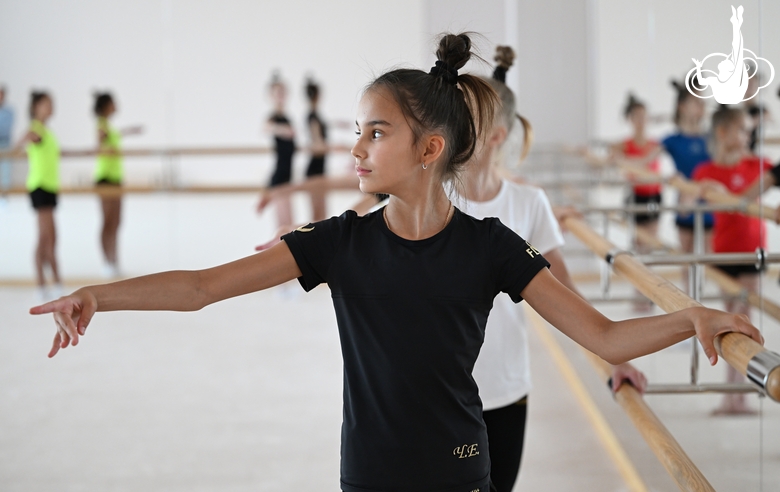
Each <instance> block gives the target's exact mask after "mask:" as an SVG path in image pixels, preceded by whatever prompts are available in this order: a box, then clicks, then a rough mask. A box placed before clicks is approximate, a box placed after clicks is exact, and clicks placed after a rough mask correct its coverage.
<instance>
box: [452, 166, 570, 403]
mask: <svg viewBox="0 0 780 492" xmlns="http://www.w3.org/2000/svg"><path fill="white" fill-rule="evenodd" d="M454 203H455V205H456V206H457V207H458V208H459V209H460V210H461V211H462V212H465V213H467V214H468V215H471V216H472V217H476V218H478V219H482V218H485V217H498V219H499V220H501V222H502V223H503V224H504V225H505V226H507V227H508V228H510V229H512V230H513V231H515V232H516V233H517V234H518V235H519V236H520V237H522V238H523V239H525V240H526V241H528V242H529V243H531V245H533V246H534V247H535V248H536V249H538V250H539V251H540V252H541V253H542V255H544V254H545V253H547V252H549V251H552V250H553V249H556V248H559V247H561V246H563V244H564V241H563V234H562V233H561V230H560V227H559V226H558V221H557V220H556V219H555V215H553V212H552V207H551V206H550V201H549V200H548V199H547V195H545V193H544V191H543V190H542V189H540V188H536V187H534V186H528V185H521V184H517V183H514V182H512V181H507V180H503V181H502V182H501V190H500V191H499V192H498V195H496V196H495V198H493V199H492V200H490V201H487V202H472V201H468V200H465V199H463V198H455V199H454ZM518 253H519V252H518ZM526 323H527V320H526V318H525V314H524V313H523V308H522V307H521V306H519V305H517V304H515V303H514V302H512V300H511V299H510V298H509V296H504V295H502V296H498V297H496V300H495V301H494V304H493V309H492V310H491V311H490V316H489V317H488V321H487V327H486V328H485V343H484V344H483V345H482V350H481V351H480V353H479V357H478V358H477V362H476V365H475V366H474V373H473V375H474V379H475V380H476V381H477V386H479V396H480V398H481V399H482V405H483V407H484V409H485V410H493V409H496V408H501V407H505V406H507V405H510V404H512V403H514V402H516V401H518V400H519V399H521V398H522V397H524V396H526V395H527V394H528V392H529V391H530V390H531V370H530V364H529V360H528V358H529V352H528V333H527V329H526Z"/></svg>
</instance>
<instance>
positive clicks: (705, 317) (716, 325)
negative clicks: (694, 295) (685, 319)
mask: <svg viewBox="0 0 780 492" xmlns="http://www.w3.org/2000/svg"><path fill="white" fill-rule="evenodd" d="M687 311H688V314H689V316H690V320H691V322H692V323H693V327H694V329H695V330H696V337H697V338H698V339H699V342H700V343H701V347H702V349H703V350H704V354H705V355H706V356H707V359H709V361H710V364H711V365H713V366H714V365H715V363H717V362H718V352H717V351H716V350H715V338H717V337H718V336H719V335H725V334H726V333H731V332H734V333H742V334H744V335H747V336H749V337H750V338H752V339H753V340H755V341H756V342H757V343H760V344H761V345H763V344H764V337H763V336H761V333H760V332H759V331H758V329H757V328H756V327H755V326H753V325H752V324H751V323H750V318H748V317H747V316H745V315H744V314H731V313H724V312H723V311H718V310H716V309H709V308H705V307H695V308H690V309H688V310H687Z"/></svg>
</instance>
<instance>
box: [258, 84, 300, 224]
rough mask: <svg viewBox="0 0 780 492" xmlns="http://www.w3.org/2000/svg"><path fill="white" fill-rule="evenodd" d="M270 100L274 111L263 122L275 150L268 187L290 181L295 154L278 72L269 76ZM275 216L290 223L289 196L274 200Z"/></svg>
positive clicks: (284, 96)
mask: <svg viewBox="0 0 780 492" xmlns="http://www.w3.org/2000/svg"><path fill="white" fill-rule="evenodd" d="M270 91H271V100H272V101H273V105H274V112H273V113H272V114H271V116H270V117H269V118H268V121H266V124H265V131H266V132H267V133H270V134H271V135H273V136H274V151H275V152H276V168H275V169H274V173H273V175H272V176H271V183H270V184H269V186H270V187H274V186H279V185H282V184H285V183H289V182H290V178H291V177H292V161H293V154H295V130H294V129H293V127H292V123H290V119H289V118H287V115H286V114H285V104H286V102H287V87H286V86H285V85H284V82H282V79H281V77H279V74H278V73H274V74H273V77H272V78H271V87H270ZM276 216H277V221H278V224H279V225H284V224H292V206H291V204H290V200H289V198H282V199H280V200H278V201H277V202H276Z"/></svg>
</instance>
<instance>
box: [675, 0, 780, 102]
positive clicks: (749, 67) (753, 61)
mask: <svg viewBox="0 0 780 492" xmlns="http://www.w3.org/2000/svg"><path fill="white" fill-rule="evenodd" d="M744 10H745V9H743V8H742V5H740V6H739V8H737V9H736V10H734V6H732V7H731V19H729V20H731V27H732V39H731V53H729V54H728V55H725V54H723V53H711V54H709V55H707V56H706V57H705V58H704V59H703V60H702V61H699V60H697V59H696V58H693V63H695V64H696V66H695V67H693V68H692V69H691V70H690V71H689V72H688V74H687V75H686V76H685V87H686V88H687V89H688V92H690V93H691V94H693V95H694V96H696V97H698V98H701V99H709V98H710V97H714V98H715V100H716V101H718V102H719V103H720V104H738V103H740V102H742V101H747V100H748V99H752V98H754V97H755V96H756V94H758V91H760V90H761V89H763V88H764V87H766V86H768V85H769V84H770V83H772V79H774V78H775V68H774V67H773V66H772V64H771V63H769V61H768V60H767V59H766V58H761V57H760V56H757V55H756V54H755V53H753V52H752V51H750V50H749V49H747V48H745V45H744V42H743V40H742V31H741V28H742V12H743V11H744ZM748 54H749V55H750V56H748ZM715 57H717V58H718V59H722V60H721V61H720V63H718V72H717V73H715V71H713V70H707V69H704V70H702V65H704V62H706V61H707V59H709V58H715ZM759 61H762V62H764V63H766V64H767V66H768V67H769V80H767V82H766V84H764V85H762V86H760V87H759V88H758V89H757V90H756V93H755V94H751V95H750V97H747V98H746V97H745V92H746V91H747V88H748V80H750V79H751V78H753V77H755V76H756V74H757V73H758V62H759ZM703 74H712V76H709V77H705V76H704V75H703ZM694 75H695V77H694ZM707 87H709V88H711V89H712V94H710V95H708V96H701V95H699V94H698V93H699V92H703V91H704V90H705V89H706V88H707Z"/></svg>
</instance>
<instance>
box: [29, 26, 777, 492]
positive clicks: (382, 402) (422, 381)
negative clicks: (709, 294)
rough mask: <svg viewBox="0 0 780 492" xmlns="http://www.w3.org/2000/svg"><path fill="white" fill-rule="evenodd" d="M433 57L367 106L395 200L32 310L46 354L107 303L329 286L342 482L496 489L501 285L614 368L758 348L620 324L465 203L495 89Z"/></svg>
mask: <svg viewBox="0 0 780 492" xmlns="http://www.w3.org/2000/svg"><path fill="white" fill-rule="evenodd" d="M436 54H437V58H438V60H437V62H436V66H435V67H433V69H431V71H430V73H425V72H422V71H419V70H409V69H400V70H393V71H391V72H388V73H385V74H384V75H382V76H380V77H379V78H377V79H376V80H375V81H374V82H372V83H371V84H370V85H369V87H368V88H367V89H366V91H365V93H364V94H363V97H362V98H361V100H360V103H359V106H358V111H357V126H358V128H357V134H358V138H357V142H356V143H355V146H354V148H353V149H352V154H353V155H354V156H355V161H356V166H355V169H356V172H357V174H358V176H359V178H360V187H361V190H362V191H363V192H366V193H387V194H389V195H390V199H389V204H388V205H387V206H386V207H384V208H382V209H380V210H378V211H376V212H373V213H370V214H368V215H366V216H364V217H358V216H357V215H356V214H355V213H354V212H347V213H345V214H344V215H342V216H341V217H333V218H331V219H328V220H325V221H321V222H316V223H313V224H309V225H307V226H304V227H301V228H299V229H297V230H296V231H294V232H292V233H290V234H288V235H286V236H284V238H283V239H284V241H283V242H281V243H279V244H277V245H275V246H273V247H271V248H270V249H268V250H267V251H265V252H263V253H259V254H256V255H253V256H250V257H248V258H244V259H241V260H238V261H235V262H232V263H228V264H225V265H221V266H218V267H215V268H210V269H206V270H199V271H189V272H187V271H175V272H165V273H159V274H155V275H149V276H145V277H139V278H134V279H129V280H125V281H122V282H116V283H112V284H106V285H100V286H91V287H85V288H82V289H79V290H77V291H76V292H74V293H73V294H71V295H70V296H67V297H64V298H61V299H59V300H57V301H54V302H51V303H47V304H44V305H42V306H38V307H35V308H33V309H32V310H31V313H33V314H42V313H55V321H56V325H57V333H56V335H55V337H54V341H53V345H52V348H51V351H50V353H49V355H50V356H54V355H55V354H56V353H57V352H58V351H59V350H60V349H61V348H65V347H67V346H68V345H76V344H77V343H78V340H79V337H80V336H83V335H84V333H85V329H86V327H87V325H88V324H89V322H90V320H91V319H92V317H93V315H94V314H95V312H97V311H111V310H127V309H132V310H179V311H194V310H198V309H201V308H202V307H204V306H206V305H208V304H211V303H214V302H217V301H220V300H222V299H227V298H229V297H234V296H238V295H242V294H246V293H249V292H254V291H257V290H262V289H266V288H269V287H272V286H275V285H279V284H281V283H283V282H286V281H288V280H291V279H294V278H298V279H299V281H300V283H301V285H302V286H303V287H304V288H305V289H306V290H309V289H312V288H313V287H315V286H316V285H318V284H319V283H323V282H326V283H327V284H328V286H329V287H330V290H331V293H332V298H333V304H334V307H335V310H336V316H337V320H338V326H339V332H340V339H341V345H342V353H343V358H344V423H343V426H342V449H341V487H342V490H344V491H347V492H365V491H372V490H405V491H434V490H435V491H442V492H476V491H478V492H487V491H488V490H489V470H490V459H489V451H488V449H487V434H486V432H485V425H484V423H483V421H482V407H481V403H480V400H479V396H478V391H477V386H476V383H475V382H474V380H473V378H472V377H471V370H472V368H473V366H474V361H475V360H476V357H477V354H478V352H479V349H480V346H481V344H482V340H483V336H484V328H485V323H486V322H487V316H488V313H489V312H490V308H491V306H492V303H493V299H494V298H495V296H496V295H498V294H499V293H500V292H504V293H507V294H508V295H509V296H510V297H511V298H512V300H514V301H515V302H520V301H521V300H523V299H526V300H527V301H528V302H529V304H531V306H532V307H533V308H534V309H535V310H536V311H537V312H538V313H539V314H541V315H542V316H543V317H545V318H546V319H547V320H548V321H549V322H550V323H551V324H553V325H554V326H556V327H557V328H558V329H560V330H561V331H562V332H564V333H565V334H567V335H568V336H570V337H571V338H573V339H574V340H575V341H577V342H579V343H580V344H582V345H583V346H585V347H586V348H588V349H590V350H592V351H593V352H595V353H596V354H598V355H600V356H601V357H602V358H604V359H606V360H607V361H609V362H612V363H620V362H623V361H626V360H628V359H632V358H635V357H638V356H641V355H644V354H647V353H650V352H654V351H656V350H660V349H661V348H664V347H666V346H669V345H672V344H674V343H677V342H680V341H682V340H685V339H686V338H689V337H691V336H693V335H694V334H696V335H698V336H699V339H700V341H701V342H702V347H703V348H704V351H705V353H706V354H707V356H708V357H709V358H710V361H711V363H715V362H716V360H717V355H716V352H715V349H714V347H713V340H714V337H715V336H716V335H718V334H720V333H724V332H728V331H741V332H743V333H745V334H747V335H749V336H751V337H752V338H754V339H755V340H756V341H758V342H761V341H762V338H761V335H760V334H759V332H758V330H756V329H755V328H754V327H753V326H752V325H750V324H749V323H747V322H746V321H745V320H744V319H742V318H740V317H738V316H734V315H731V314H726V313H722V312H719V311H715V310H711V309H706V308H690V309H686V310H683V311H679V312H677V313H674V314H669V315H663V316H654V317H648V318H642V319H635V320H625V321H619V322H613V321H611V320H609V319H607V318H606V317H604V316H603V315H602V314H601V313H599V312H598V311H596V310H595V309H593V308H592V307H591V306H590V305H588V304H587V303H586V302H585V301H584V300H582V299H581V298H579V297H577V295H576V294H574V293H572V292H571V291H570V290H568V289H567V288H566V287H564V286H563V285H562V284H560V283H559V282H558V281H557V280H555V277H553V276H552V274H551V273H550V272H549V271H548V270H547V268H546V267H547V266H548V263H547V261H546V260H544V258H542V256H541V255H539V252H538V251H537V250H536V249H535V248H534V247H533V246H532V245H530V244H528V243H527V242H526V241H525V240H523V239H522V238H520V237H519V236H517V235H516V234H515V233H514V232H512V231H511V230H509V229H508V228H506V227H505V226H503V225H502V224H501V223H500V222H499V221H498V220H497V219H485V220H477V219H474V218H473V217H469V216H468V215H465V214H463V213H461V212H459V211H458V210H457V209H455V208H454V207H453V205H452V204H451V203H450V201H449V199H448V198H447V195H446V193H445V191H444V189H443V186H442V184H443V183H444V182H446V181H449V180H451V179H452V178H453V177H454V176H455V175H456V173H457V172H458V171H459V168H460V167H462V166H463V165H464V164H465V163H466V162H467V161H468V160H469V158H470V157H471V155H472V154H473V152H474V149H475V147H476V146H477V145H478V144H480V143H479V138H480V136H481V135H482V126H483V124H482V122H490V121H492V119H493V114H492V113H493V107H494V104H495V99H496V95H495V92H494V91H493V90H492V89H491V88H490V86H489V85H488V84H487V83H486V82H485V81H483V80H481V79H480V78H478V77H475V76H471V75H468V74H466V75H463V74H460V73H459V72H458V70H460V69H461V68H462V67H463V66H464V65H465V64H466V62H467V61H468V60H469V58H470V56H471V40H470V39H469V37H468V36H467V35H465V34H461V35H445V36H444V37H442V39H441V41H440V44H439V48H438V50H437V53H436ZM466 101H470V102H472V103H473V105H472V106H470V105H469V104H467V102H466ZM472 107H473V113H472Z"/></svg>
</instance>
